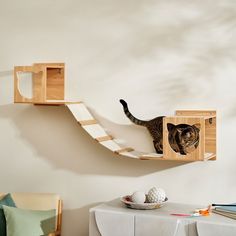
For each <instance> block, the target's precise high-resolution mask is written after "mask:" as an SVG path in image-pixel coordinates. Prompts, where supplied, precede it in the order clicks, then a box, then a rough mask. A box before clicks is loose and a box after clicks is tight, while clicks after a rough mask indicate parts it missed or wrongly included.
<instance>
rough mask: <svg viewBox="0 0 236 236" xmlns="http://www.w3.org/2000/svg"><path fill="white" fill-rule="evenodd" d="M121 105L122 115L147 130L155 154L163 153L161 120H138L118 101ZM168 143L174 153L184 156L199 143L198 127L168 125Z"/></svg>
mask: <svg viewBox="0 0 236 236" xmlns="http://www.w3.org/2000/svg"><path fill="white" fill-rule="evenodd" d="M120 103H121V104H122V105H123V109H124V113H125V114H126V116H127V117H128V118H129V119H130V120H131V121H132V122H133V123H134V124H136V125H140V126H144V127H146V128H147V130H148V131H149V133H150V134H151V136H152V138H153V145H154V147H155V150H156V152H157V153H159V154H162V153H163V118H164V117H165V116H159V117H156V118H154V119H152V120H140V119H137V118H136V117H134V116H133V115H132V114H131V113H130V111H129V108H128V105H127V103H126V102H125V101H124V100H123V99H120ZM167 128H168V131H169V136H168V138H169V143H170V146H171V147H172V149H173V150H174V151H175V152H178V153H180V154H182V155H186V154H187V153H189V152H192V151H193V150H194V149H196V148H197V146H198V143H199V128H198V125H188V124H180V125H176V126H175V125H173V124H170V123H168V127H167Z"/></svg>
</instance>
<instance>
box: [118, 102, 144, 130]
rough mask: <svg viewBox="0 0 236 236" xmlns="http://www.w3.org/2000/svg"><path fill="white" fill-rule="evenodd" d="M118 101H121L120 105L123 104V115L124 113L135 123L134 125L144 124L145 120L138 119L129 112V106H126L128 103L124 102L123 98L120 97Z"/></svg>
mask: <svg viewBox="0 0 236 236" xmlns="http://www.w3.org/2000/svg"><path fill="white" fill-rule="evenodd" d="M120 103H121V104H122V106H123V109H124V113H125V115H126V116H127V117H128V118H129V119H130V120H131V121H132V122H133V123H134V124H136V125H141V126H146V123H147V121H145V120H139V119H137V118H136V117H134V116H133V115H132V114H131V113H130V111H129V108H128V104H127V103H126V101H124V100H123V99H120Z"/></svg>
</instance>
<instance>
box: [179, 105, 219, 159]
mask: <svg viewBox="0 0 236 236" xmlns="http://www.w3.org/2000/svg"><path fill="white" fill-rule="evenodd" d="M176 115H177V116H199V117H203V118H204V120H205V124H204V126H205V136H204V146H205V152H206V153H213V155H212V157H210V158H209V160H216V154H217V143H216V138H217V137H216V135H217V134H216V127H217V119H216V115H217V112H216V111H215V110H178V111H176Z"/></svg>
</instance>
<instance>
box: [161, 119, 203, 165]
mask: <svg viewBox="0 0 236 236" xmlns="http://www.w3.org/2000/svg"><path fill="white" fill-rule="evenodd" d="M204 122H205V120H204V118H199V117H195V118H192V117H187V116H186V117H183V116H179V117H178V116H174V117H165V118H164V122H163V147H164V148H163V158H164V159H168V160H180V161H181V160H183V161H188V160H189V161H190V160H191V161H199V160H204V153H205V149H204V147H205V145H204V136H205V126H204ZM167 123H172V124H174V125H178V124H189V125H194V124H200V137H199V145H198V147H197V149H196V150H194V151H193V152H191V153H188V154H187V155H181V154H179V153H176V152H175V151H174V150H173V149H172V148H171V146H170V144H169V140H168V134H169V132H168V129H167Z"/></svg>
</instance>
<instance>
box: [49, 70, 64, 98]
mask: <svg viewBox="0 0 236 236" xmlns="http://www.w3.org/2000/svg"><path fill="white" fill-rule="evenodd" d="M64 86H65V81H64V68H63V67H49V66H46V99H47V100H48V99H54V100H63V99H64Z"/></svg>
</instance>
